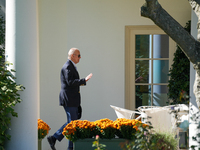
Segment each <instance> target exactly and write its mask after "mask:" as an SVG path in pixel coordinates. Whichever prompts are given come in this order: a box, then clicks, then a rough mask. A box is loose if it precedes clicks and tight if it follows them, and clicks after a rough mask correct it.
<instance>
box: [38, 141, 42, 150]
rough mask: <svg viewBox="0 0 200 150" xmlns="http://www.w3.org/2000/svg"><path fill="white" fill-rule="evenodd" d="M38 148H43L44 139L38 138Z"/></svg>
mask: <svg viewBox="0 0 200 150" xmlns="http://www.w3.org/2000/svg"><path fill="white" fill-rule="evenodd" d="M38 150H42V139H38Z"/></svg>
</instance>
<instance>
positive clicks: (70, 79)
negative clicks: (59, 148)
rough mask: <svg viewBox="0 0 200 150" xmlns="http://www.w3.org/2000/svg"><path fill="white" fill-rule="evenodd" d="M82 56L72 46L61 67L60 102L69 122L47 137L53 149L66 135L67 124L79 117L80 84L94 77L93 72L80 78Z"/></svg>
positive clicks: (69, 148)
mask: <svg viewBox="0 0 200 150" xmlns="http://www.w3.org/2000/svg"><path fill="white" fill-rule="evenodd" d="M80 58H81V55H80V51H79V50H78V49H77V48H71V49H70V50H69V52H68V60H67V62H66V63H65V64H64V65H63V67H62V69H61V74H60V79H61V91H60V95H59V103H60V105H61V106H63V107H64V110H65V112H66V115H67V122H66V123H65V124H64V125H63V126H62V127H61V128H60V129H58V130H57V131H56V132H55V133H54V135H53V136H49V137H47V140H48V142H49V144H50V147H51V148H52V150H56V149H55V143H56V140H58V141H61V140H62V139H63V138H64V136H63V134H62V132H63V129H64V128H65V126H66V125H67V124H68V123H70V122H71V120H77V119H79V117H80V116H79V114H78V113H80V112H79V111H78V109H79V108H80V103H81V97H80V86H81V85H86V82H87V81H88V80H89V79H90V78H91V77H92V73H91V74H89V75H88V76H87V77H86V78H83V79H80V78H79V74H78V71H77V69H76V66H75V65H76V64H77V63H78V62H79V60H80ZM68 150H73V143H72V142H71V141H69V144H68Z"/></svg>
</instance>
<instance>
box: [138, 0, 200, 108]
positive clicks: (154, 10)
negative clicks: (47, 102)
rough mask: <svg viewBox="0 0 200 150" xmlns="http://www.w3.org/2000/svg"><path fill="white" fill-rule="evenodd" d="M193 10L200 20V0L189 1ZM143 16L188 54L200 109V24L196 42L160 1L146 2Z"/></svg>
mask: <svg viewBox="0 0 200 150" xmlns="http://www.w3.org/2000/svg"><path fill="white" fill-rule="evenodd" d="M188 2H189V3H190V5H191V6H192V8H193V10H194V11H195V13H196V14H197V17H198V18H200V7H199V6H200V5H199V4H200V0H188ZM141 15H142V16H143V17H147V18H150V19H151V20H152V21H153V22H154V23H155V24H156V25H157V26H159V27H160V28H161V29H162V30H163V31H164V32H165V33H166V34H167V35H169V36H170V37H171V38H172V39H173V40H174V41H175V42H176V43H177V44H178V45H179V46H180V47H181V49H182V51H183V52H184V53H185V54H186V56H187V57H188V59H189V60H190V62H191V63H192V64H193V67H194V69H195V70H196V77H195V83H194V89H193V90H194V94H195V96H196V102H197V105H198V107H199V109H200V42H199V41H200V29H199V27H200V23H198V25H197V28H198V36H197V40H195V39H194V38H193V37H192V36H191V35H190V34H189V33H188V32H187V31H186V30H185V29H184V28H183V27H182V26H181V25H180V24H179V23H178V22H177V21H176V20H175V19H174V18H172V17H171V16H170V15H169V14H168V13H167V12H166V11H165V10H164V9H163V8H162V7H161V5H160V4H159V3H158V0H146V3H145V4H144V5H143V6H142V7H141Z"/></svg>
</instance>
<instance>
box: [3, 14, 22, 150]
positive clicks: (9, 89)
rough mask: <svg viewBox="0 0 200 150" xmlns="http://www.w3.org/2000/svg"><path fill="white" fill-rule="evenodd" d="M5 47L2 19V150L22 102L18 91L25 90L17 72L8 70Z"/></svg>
mask: <svg viewBox="0 0 200 150" xmlns="http://www.w3.org/2000/svg"><path fill="white" fill-rule="evenodd" d="M4 45H5V21H4V18H3V17H0V122H1V125H0V150H4V143H5V140H6V139H8V140H9V139H10V138H11V136H10V135H9V134H7V133H6V130H7V129H8V128H9V125H10V123H11V116H13V117H17V113H16V112H15V111H14V108H13V107H14V106H15V105H16V104H17V103H19V102H20V101H21V99H20V95H19V93H18V91H22V90H23V89H24V87H23V86H22V85H19V84H16V82H15V79H16V78H15V77H14V76H13V74H12V73H14V72H15V71H14V70H11V71H10V70H8V69H7V67H8V66H9V65H11V63H9V62H5V56H4V54H5V48H4Z"/></svg>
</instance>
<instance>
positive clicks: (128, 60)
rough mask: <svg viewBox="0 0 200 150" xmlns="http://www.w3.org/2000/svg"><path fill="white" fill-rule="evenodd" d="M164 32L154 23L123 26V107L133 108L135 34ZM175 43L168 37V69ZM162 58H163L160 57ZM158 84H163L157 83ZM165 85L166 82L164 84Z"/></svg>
mask: <svg viewBox="0 0 200 150" xmlns="http://www.w3.org/2000/svg"><path fill="white" fill-rule="evenodd" d="M147 34H149V35H150V34H166V33H165V32H164V31H163V30H161V29H160V28H159V27H158V26H156V25H144V26H125V108H126V109H130V110H135V109H136V108H135V92H133V91H135V67H134V65H135V60H137V59H135V42H131V41H135V35H147ZM175 50H176V43H175V42H174V41H173V40H172V39H171V38H170V37H169V69H170V68H171V65H172V62H173V54H174V52H175ZM160 60H163V59H160ZM158 85H163V84H162V83H161V84H158ZM164 85H166V84H164Z"/></svg>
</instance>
